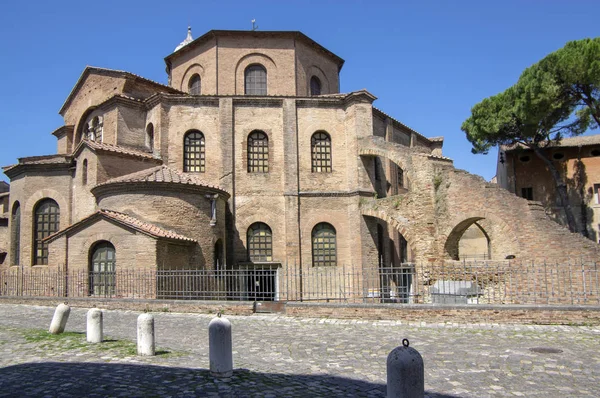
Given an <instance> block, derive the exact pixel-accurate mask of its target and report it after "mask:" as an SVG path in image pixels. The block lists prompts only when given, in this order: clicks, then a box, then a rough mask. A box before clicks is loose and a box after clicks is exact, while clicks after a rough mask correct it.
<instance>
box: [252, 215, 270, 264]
mask: <svg viewBox="0 0 600 398" xmlns="http://www.w3.org/2000/svg"><path fill="white" fill-rule="evenodd" d="M247 245H248V259H249V260H250V261H252V262H255V261H273V235H272V233H271V228H269V226H268V225H267V224H265V223H262V222H257V223H254V224H252V225H251V226H250V228H248V234H247Z"/></svg>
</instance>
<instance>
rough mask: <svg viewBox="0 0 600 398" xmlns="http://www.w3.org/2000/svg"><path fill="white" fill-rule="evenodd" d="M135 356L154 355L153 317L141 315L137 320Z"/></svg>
mask: <svg viewBox="0 0 600 398" xmlns="http://www.w3.org/2000/svg"><path fill="white" fill-rule="evenodd" d="M137 354H138V355H145V356H153V355H155V354H156V351H155V346H154V317H153V316H152V315H150V314H142V315H140V316H138V319H137Z"/></svg>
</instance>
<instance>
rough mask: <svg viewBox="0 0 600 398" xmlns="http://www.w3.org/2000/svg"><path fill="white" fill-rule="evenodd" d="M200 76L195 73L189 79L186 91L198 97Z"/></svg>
mask: <svg viewBox="0 0 600 398" xmlns="http://www.w3.org/2000/svg"><path fill="white" fill-rule="evenodd" d="M200 88H201V85H200V75H198V74H197V73H196V74H194V75H192V77H190V81H189V83H188V90H189V93H190V94H191V95H200Z"/></svg>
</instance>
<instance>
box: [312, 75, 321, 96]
mask: <svg viewBox="0 0 600 398" xmlns="http://www.w3.org/2000/svg"><path fill="white" fill-rule="evenodd" d="M310 95H321V80H319V78H318V77H316V76H313V77H311V78H310Z"/></svg>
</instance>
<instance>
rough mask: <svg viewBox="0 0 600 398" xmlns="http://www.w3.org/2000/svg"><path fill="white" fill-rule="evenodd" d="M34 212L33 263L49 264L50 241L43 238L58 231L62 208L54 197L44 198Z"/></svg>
mask: <svg viewBox="0 0 600 398" xmlns="http://www.w3.org/2000/svg"><path fill="white" fill-rule="evenodd" d="M34 214H35V223H34V226H33V229H34V231H33V236H34V243H33V265H47V264H48V243H46V242H42V240H43V239H45V238H47V237H48V236H50V235H52V234H53V233H55V232H58V229H59V226H60V209H59V207H58V204H57V203H56V202H55V201H53V200H52V199H44V200H42V201H40V202H38V204H37V205H36V206H35V210H34Z"/></svg>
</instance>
